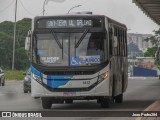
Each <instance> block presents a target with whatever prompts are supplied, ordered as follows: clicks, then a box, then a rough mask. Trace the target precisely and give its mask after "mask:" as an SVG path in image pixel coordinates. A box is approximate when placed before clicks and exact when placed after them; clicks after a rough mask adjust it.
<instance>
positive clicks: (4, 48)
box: [0, 18, 31, 70]
mask: <svg viewBox="0 0 160 120" xmlns="http://www.w3.org/2000/svg"><path fill="white" fill-rule="evenodd" d="M13 28H14V23H13V22H9V21H4V22H2V23H0V66H1V67H2V68H4V69H11V67H12V53H13V52H12V51H13ZM30 29H31V19H30V18H24V19H22V20H20V21H18V22H17V31H16V35H17V36H16V50H15V69H17V70H25V69H26V67H27V66H29V59H28V57H27V54H26V51H25V49H24V46H25V38H26V36H27V33H28V30H30Z"/></svg>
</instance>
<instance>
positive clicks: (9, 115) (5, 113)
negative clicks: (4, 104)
mask: <svg viewBox="0 0 160 120" xmlns="http://www.w3.org/2000/svg"><path fill="white" fill-rule="evenodd" d="M2 117H12V116H11V112H2Z"/></svg>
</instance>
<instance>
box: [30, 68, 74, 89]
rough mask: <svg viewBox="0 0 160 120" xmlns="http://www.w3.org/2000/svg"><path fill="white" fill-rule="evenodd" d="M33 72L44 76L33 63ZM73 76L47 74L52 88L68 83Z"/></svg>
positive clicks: (48, 83)
mask: <svg viewBox="0 0 160 120" xmlns="http://www.w3.org/2000/svg"><path fill="white" fill-rule="evenodd" d="M31 72H32V73H34V74H35V75H37V76H42V75H41V74H42V73H41V72H39V71H38V70H37V69H35V68H34V67H33V66H32V65H31ZM72 77H73V76H71V75H70V76H67V75H66V76H55V75H47V85H48V86H50V87H51V88H59V87H60V86H64V85H66V84H67V83H68V82H69V80H70V79H72Z"/></svg>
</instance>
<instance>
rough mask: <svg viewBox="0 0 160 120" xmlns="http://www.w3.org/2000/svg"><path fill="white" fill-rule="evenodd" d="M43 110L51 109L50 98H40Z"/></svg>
mask: <svg viewBox="0 0 160 120" xmlns="http://www.w3.org/2000/svg"><path fill="white" fill-rule="evenodd" d="M41 100H42V107H43V109H51V107H52V101H51V99H50V98H41Z"/></svg>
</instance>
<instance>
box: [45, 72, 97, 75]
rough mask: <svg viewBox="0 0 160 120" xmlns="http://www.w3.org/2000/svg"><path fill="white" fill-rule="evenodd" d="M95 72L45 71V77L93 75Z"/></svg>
mask: <svg viewBox="0 0 160 120" xmlns="http://www.w3.org/2000/svg"><path fill="white" fill-rule="evenodd" d="M94 73H95V71H45V72H44V74H45V75H92V74H94Z"/></svg>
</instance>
